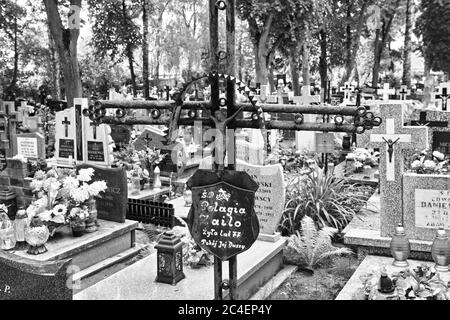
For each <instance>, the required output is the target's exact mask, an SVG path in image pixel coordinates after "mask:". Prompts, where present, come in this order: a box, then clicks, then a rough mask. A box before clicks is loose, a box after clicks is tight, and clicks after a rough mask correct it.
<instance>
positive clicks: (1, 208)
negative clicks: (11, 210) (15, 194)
mask: <svg viewBox="0 0 450 320" xmlns="http://www.w3.org/2000/svg"><path fill="white" fill-rule="evenodd" d="M1 211H4V212H5V213H6V214H7V213H8V207H7V206H6V205H5V204H4V203H2V204H0V212H1Z"/></svg>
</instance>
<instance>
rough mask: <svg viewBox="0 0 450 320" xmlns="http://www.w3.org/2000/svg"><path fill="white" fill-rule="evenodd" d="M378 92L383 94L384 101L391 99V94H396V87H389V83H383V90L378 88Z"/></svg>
mask: <svg viewBox="0 0 450 320" xmlns="http://www.w3.org/2000/svg"><path fill="white" fill-rule="evenodd" d="M377 94H381V95H383V101H389V99H390V96H391V95H395V89H391V88H389V83H385V84H383V90H381V89H378V90H377Z"/></svg>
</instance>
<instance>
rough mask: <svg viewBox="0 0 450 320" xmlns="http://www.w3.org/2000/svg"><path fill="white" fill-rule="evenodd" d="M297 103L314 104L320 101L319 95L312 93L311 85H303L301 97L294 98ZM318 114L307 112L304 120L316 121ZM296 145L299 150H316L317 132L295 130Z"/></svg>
mask: <svg viewBox="0 0 450 320" xmlns="http://www.w3.org/2000/svg"><path fill="white" fill-rule="evenodd" d="M293 101H294V104H295V105H306V106H309V105H312V104H319V103H320V96H319V95H314V96H312V95H311V87H310V86H303V87H302V95H301V96H300V97H297V96H294V98H293ZM316 118H317V116H316V115H313V114H305V115H303V121H304V122H309V123H312V122H316ZM295 147H296V149H297V150H298V151H301V150H309V151H315V148H316V133H315V132H313V131H296V132H295Z"/></svg>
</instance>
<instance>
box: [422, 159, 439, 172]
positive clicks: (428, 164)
mask: <svg viewBox="0 0 450 320" xmlns="http://www.w3.org/2000/svg"><path fill="white" fill-rule="evenodd" d="M423 166H424V168H425V169H429V170H433V169H434V168H436V164H435V163H434V161H432V160H425V161H424V163H423Z"/></svg>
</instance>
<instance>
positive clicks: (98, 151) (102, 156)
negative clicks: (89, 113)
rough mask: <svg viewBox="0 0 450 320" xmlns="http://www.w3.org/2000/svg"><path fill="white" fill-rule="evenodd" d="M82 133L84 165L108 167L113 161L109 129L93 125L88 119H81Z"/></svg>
mask: <svg viewBox="0 0 450 320" xmlns="http://www.w3.org/2000/svg"><path fill="white" fill-rule="evenodd" d="M83 132H84V134H83V154H84V163H87V164H93V165H99V166H104V167H110V166H111V163H112V162H113V161H114V158H113V155H112V152H113V150H114V141H113V140H112V137H111V127H110V126H109V125H107V124H100V125H97V124H94V123H93V122H92V121H91V120H90V119H89V118H88V117H83Z"/></svg>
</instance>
